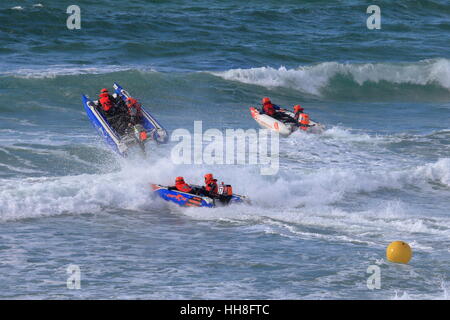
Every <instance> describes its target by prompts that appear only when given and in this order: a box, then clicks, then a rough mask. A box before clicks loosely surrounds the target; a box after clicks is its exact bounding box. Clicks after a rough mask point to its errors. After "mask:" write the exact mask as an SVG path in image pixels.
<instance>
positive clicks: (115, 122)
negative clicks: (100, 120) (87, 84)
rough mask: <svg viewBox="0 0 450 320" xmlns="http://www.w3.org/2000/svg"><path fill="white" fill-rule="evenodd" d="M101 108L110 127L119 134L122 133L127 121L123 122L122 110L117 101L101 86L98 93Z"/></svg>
mask: <svg viewBox="0 0 450 320" xmlns="http://www.w3.org/2000/svg"><path fill="white" fill-rule="evenodd" d="M99 97H100V99H99V100H98V102H99V103H100V106H101V109H102V111H103V113H104V115H105V116H106V119H107V120H108V122H109V124H110V125H111V127H113V129H114V130H116V131H117V132H118V133H119V134H123V133H124V132H125V129H126V128H127V126H128V123H127V122H125V123H124V121H123V120H124V119H123V110H122V108H121V105H120V103H119V101H117V100H116V99H114V97H113V96H112V95H110V94H109V92H108V89H106V88H103V89H102V90H101V91H100V95H99Z"/></svg>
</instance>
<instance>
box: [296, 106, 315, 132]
mask: <svg viewBox="0 0 450 320" xmlns="http://www.w3.org/2000/svg"><path fill="white" fill-rule="evenodd" d="M303 110H304V109H303V108H302V107H301V106H300V105H299V104H298V105H296V106H294V113H295V116H294V118H295V120H296V121H297V124H298V126H299V127H300V129H302V130H307V129H308V128H309V127H310V126H311V125H310V124H309V115H308V114H306V113H304V112H303Z"/></svg>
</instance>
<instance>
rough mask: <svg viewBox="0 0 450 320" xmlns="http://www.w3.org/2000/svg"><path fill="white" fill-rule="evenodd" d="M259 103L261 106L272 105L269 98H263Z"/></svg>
mask: <svg viewBox="0 0 450 320" xmlns="http://www.w3.org/2000/svg"><path fill="white" fill-rule="evenodd" d="M261 103H262V104H267V103H272V102H271V101H270V98H267V97H265V98H263V99H262V100H261Z"/></svg>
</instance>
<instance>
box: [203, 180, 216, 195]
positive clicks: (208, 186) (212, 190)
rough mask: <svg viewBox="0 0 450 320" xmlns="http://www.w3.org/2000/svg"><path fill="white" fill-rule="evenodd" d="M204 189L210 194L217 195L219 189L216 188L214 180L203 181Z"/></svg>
mask: <svg viewBox="0 0 450 320" xmlns="http://www.w3.org/2000/svg"><path fill="white" fill-rule="evenodd" d="M205 189H206V191H208V192H210V193H217V191H218V189H219V187H218V186H217V180H216V179H210V180H207V181H205Z"/></svg>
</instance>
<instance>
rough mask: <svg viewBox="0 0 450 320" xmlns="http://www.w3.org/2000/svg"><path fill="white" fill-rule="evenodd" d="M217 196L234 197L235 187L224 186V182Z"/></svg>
mask: <svg viewBox="0 0 450 320" xmlns="http://www.w3.org/2000/svg"><path fill="white" fill-rule="evenodd" d="M217 194H219V195H221V196H232V195H233V187H232V186H231V185H229V184H224V183H223V182H222V183H221V184H220V185H219V187H218V190H217Z"/></svg>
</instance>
